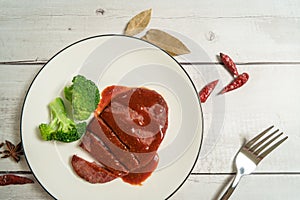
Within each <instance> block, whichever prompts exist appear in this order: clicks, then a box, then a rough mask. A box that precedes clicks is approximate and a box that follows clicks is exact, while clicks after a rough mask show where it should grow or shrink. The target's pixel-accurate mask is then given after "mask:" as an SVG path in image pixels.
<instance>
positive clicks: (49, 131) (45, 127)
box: [39, 124, 55, 140]
mask: <svg viewBox="0 0 300 200" xmlns="http://www.w3.org/2000/svg"><path fill="white" fill-rule="evenodd" d="M39 129H40V132H41V136H42V139H43V140H52V139H53V135H54V134H55V129H54V128H52V127H51V126H50V125H49V124H40V126H39Z"/></svg>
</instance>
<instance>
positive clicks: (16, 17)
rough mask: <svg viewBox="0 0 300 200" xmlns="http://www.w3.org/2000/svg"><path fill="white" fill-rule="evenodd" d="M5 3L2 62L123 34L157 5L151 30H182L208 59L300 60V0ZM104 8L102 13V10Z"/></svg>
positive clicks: (0, 46)
mask: <svg viewBox="0 0 300 200" xmlns="http://www.w3.org/2000/svg"><path fill="white" fill-rule="evenodd" d="M170 4H171V5H172V6H170ZM0 7H1V10H0V16H1V18H0V35H1V37H0V53H1V56H0V61H11V60H24V59H25V60H27V59H39V60H43V59H49V58H51V57H52V56H53V55H54V54H55V53H57V52H58V51H59V50H61V49H62V48H64V47H66V46H67V45H70V44H72V43H73V42H76V41H78V40H80V39H83V38H86V37H90V36H94V35H99V34H107V33H122V31H123V29H124V27H125V25H126V23H127V22H128V20H129V19H130V18H131V17H132V16H133V15H135V14H136V13H138V12H140V11H142V10H144V9H147V8H153V18H152V20H151V22H150V25H149V28H159V29H164V30H170V31H172V32H178V33H180V34H183V35H184V36H186V37H188V38H190V39H191V40H192V41H194V42H195V43H196V44H197V45H198V46H200V47H201V48H202V49H203V50H204V51H205V52H207V55H208V60H213V61H215V60H216V55H217V54H218V53H219V52H220V51H224V52H226V53H228V54H230V55H232V56H233V57H234V58H235V59H236V61H238V62H248V61H298V62H299V61H300V57H299V54H298V52H299V50H300V45H299V44H300V43H299V41H300V33H299V31H300V20H299V17H300V16H299V13H300V6H299V1H296V0H289V1H278V0H277V1H276V2H274V1H272V0H268V1H264V2H261V1H258V0H256V1H251V2H248V1H247V2H246V1H244V2H242V1H232V2H226V1H192V0H189V1H188V2H186V1H184V2H183V1H180V0H176V1H175V2H174V1H170V0H168V1H146V0H144V1H138V0H135V1H122V2H120V1H116V0H114V1H110V0H107V1H102V2H101V3H99V2H96V1H89V2H88V3H87V2H86V1H78V2H77V3H75V4H72V6H70V5H69V3H68V2H62V1H51V2H48V3H43V2H41V1H26V2H25V3H24V4H23V3H22V4H19V3H18V2H17V1H10V2H0ZM99 8H101V9H103V10H104V14H103V15H102V14H99V13H98V14H97V12H96V10H97V9H99ZM190 48H191V50H192V52H195V51H197V48H196V49H194V48H193V47H192V46H191V47H190ZM198 58H199V56H196V57H194V58H193V59H196V60H197V59H198ZM200 58H201V59H207V58H203V57H202V56H201V55H200ZM197 61H207V60H197Z"/></svg>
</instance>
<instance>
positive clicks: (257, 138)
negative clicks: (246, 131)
mask: <svg viewBox="0 0 300 200" xmlns="http://www.w3.org/2000/svg"><path fill="white" fill-rule="evenodd" d="M273 127H274V125H272V126H270V127H269V128H267V129H266V130H264V131H263V132H261V133H260V134H259V135H257V136H256V137H254V138H253V139H252V140H250V141H249V142H248V143H247V144H246V145H245V147H246V148H250V147H251V146H252V145H253V144H254V143H255V142H256V141H257V140H259V139H260V138H261V137H262V136H263V135H264V134H266V133H267V132H268V131H269V130H271V129H272V128H273Z"/></svg>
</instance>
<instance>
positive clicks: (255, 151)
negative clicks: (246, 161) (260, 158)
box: [254, 131, 283, 155]
mask: <svg viewBox="0 0 300 200" xmlns="http://www.w3.org/2000/svg"><path fill="white" fill-rule="evenodd" d="M276 132H278V131H276ZM273 133H275V132H273ZM273 133H272V134H270V135H269V136H272V135H274V134H273ZM282 134H283V132H281V133H280V134H278V135H276V136H275V137H273V138H272V139H271V140H269V141H268V142H267V143H266V144H264V145H263V146H261V147H260V148H259V149H257V150H254V154H256V155H258V154H259V153H260V152H262V151H263V150H264V149H265V148H267V147H268V146H269V145H270V144H271V143H272V142H274V141H275V140H276V139H277V138H279V137H280V136H281V135H282ZM268 138H270V137H268Z"/></svg>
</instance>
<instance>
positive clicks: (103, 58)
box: [21, 35, 203, 199]
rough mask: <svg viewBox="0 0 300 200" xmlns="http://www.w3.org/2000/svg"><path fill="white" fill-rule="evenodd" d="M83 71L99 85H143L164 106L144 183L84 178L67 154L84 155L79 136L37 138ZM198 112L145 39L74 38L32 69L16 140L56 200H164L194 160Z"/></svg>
mask: <svg viewBox="0 0 300 200" xmlns="http://www.w3.org/2000/svg"><path fill="white" fill-rule="evenodd" d="M77 74H82V75H84V76H86V77H87V78H88V79H91V80H93V81H94V82H95V83H96V84H97V86H98V87H99V90H100V91H102V90H103V89H104V88H105V87H107V86H109V85H116V84H117V85H125V86H133V87H139V86H145V87H147V88H149V89H154V90H156V91H157V92H159V93H160V94H161V95H162V96H163V97H164V98H165V100H166V102H167V104H168V106H169V127H168V129H167V132H166V136H165V138H164V140H163V142H162V144H161V146H160V147H159V150H158V154H159V158H160V161H159V165H158V167H157V169H156V170H155V171H154V172H153V173H152V175H151V176H150V177H149V178H148V179H147V180H146V181H145V182H144V183H143V185H142V186H132V185H130V184H127V183H124V182H123V181H122V180H119V179H118V180H114V181H112V182H109V183H106V184H90V183H88V182H86V181H84V180H82V179H81V178H79V177H78V176H77V175H76V174H75V173H74V171H73V170H72V167H71V165H70V158H71V156H72V155H74V154H77V155H79V156H82V157H85V158H86V159H90V158H89V157H88V156H87V154H86V153H85V152H84V151H83V150H82V149H81V148H79V147H78V143H79V142H78V141H77V142H73V143H60V142H54V141H51V142H49V141H42V140H41V139H40V136H39V131H38V125H39V124H40V123H45V122H46V123H47V122H49V110H48V108H47V105H48V104H49V102H50V101H51V100H52V99H54V98H55V97H57V96H61V97H62V96H63V94H62V91H63V88H64V87H65V86H66V85H67V84H70V83H71V80H72V78H73V76H75V75H77ZM202 133H203V117H202V110H201V107H200V103H199V99H198V94H197V91H196V89H195V87H194V85H193V83H192V82H191V80H190V78H189V77H188V75H187V73H186V72H185V71H184V69H183V68H182V67H181V66H180V64H179V63H178V62H176V61H175V59H173V58H172V57H171V56H169V55H168V54H167V53H165V52H164V51H162V50H161V49H159V48H158V47H155V46H153V45H152V44H149V43H147V42H145V41H142V40H140V39H136V38H133V37H127V36H121V35H102V36H96V37H91V38H87V39H84V40H82V41H79V42H76V43H74V44H72V45H70V46H68V47H66V48H65V49H63V50H62V51H60V52H59V53H58V54H56V55H55V56H54V57H53V58H52V59H51V60H50V61H49V62H48V63H47V64H46V65H45V66H44V67H43V68H42V70H41V71H40V72H39V73H38V75H37V76H36V77H35V79H34V81H33V82H32V84H31V86H30V88H29V91H28V93H27V95H26V98H25V101H24V105H23V111H22V119H21V138H22V143H23V147H24V151H25V156H26V159H27V162H28V164H29V166H30V168H31V170H32V172H33V173H34V176H35V177H36V178H37V180H38V181H39V183H40V184H41V185H42V186H43V187H44V189H45V190H46V191H47V192H48V193H49V194H51V195H52V196H53V197H54V198H57V199H92V198H95V197H99V198H101V199H120V198H123V199H141V197H142V198H143V199H166V198H168V197H170V196H171V195H172V194H174V192H175V191H177V189H178V188H179V187H180V186H181V185H182V184H183V183H184V181H185V180H186V178H187V177H188V175H189V173H190V172H191V170H192V168H193V166H194V165H195V162H196V160H197V158H198V155H199V151H200V146H201V142H202Z"/></svg>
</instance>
